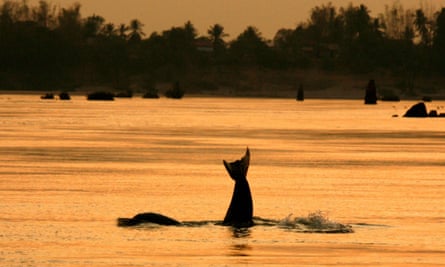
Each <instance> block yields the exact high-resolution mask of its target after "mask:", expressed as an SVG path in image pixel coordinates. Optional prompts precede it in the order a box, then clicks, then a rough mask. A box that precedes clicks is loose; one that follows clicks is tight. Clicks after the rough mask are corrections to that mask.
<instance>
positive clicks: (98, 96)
mask: <svg viewBox="0 0 445 267" xmlns="http://www.w3.org/2000/svg"><path fill="white" fill-rule="evenodd" d="M87 99H88V100H105V101H113V100H114V94H113V93H110V92H103V91H99V92H93V93H90V94H88V96H87Z"/></svg>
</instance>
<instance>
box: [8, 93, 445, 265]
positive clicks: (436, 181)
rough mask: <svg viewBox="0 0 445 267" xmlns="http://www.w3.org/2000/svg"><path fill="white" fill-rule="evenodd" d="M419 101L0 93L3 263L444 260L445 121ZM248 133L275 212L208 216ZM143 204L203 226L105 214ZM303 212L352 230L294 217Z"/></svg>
mask: <svg viewBox="0 0 445 267" xmlns="http://www.w3.org/2000/svg"><path fill="white" fill-rule="evenodd" d="M414 103H415V102H399V103H379V104H378V105H376V106H366V105H364V104H363V103H362V101H361V100H306V101H305V102H296V101H294V100H292V99H249V98H247V99H232V98H192V97H188V98H184V99H182V100H169V99H159V100H147V99H139V98H133V99H117V100H116V101H114V102H91V101H90V102H89V101H86V100H85V97H83V96H75V97H73V99H72V100H71V101H66V102H64V101H58V100H49V101H48V100H46V101H45V100H40V99H39V97H38V96H36V95H0V155H1V159H2V160H1V161H0V198H1V202H0V246H1V250H0V266H262V265H263V266H291V265H294V266H327V265H335V266H346V265H347V266H422V265H426V266H438V265H445V260H444V259H445V258H444V255H445V227H444V223H445V198H444V195H445V172H444V171H445V119H441V118H426V119H407V118H402V117H401V116H400V115H403V113H404V112H405V110H406V109H407V108H409V107H410V106H411V105H412V104H414ZM444 105H445V102H432V103H428V107H429V108H437V107H439V109H441V108H443V106H444ZM439 111H440V110H439ZM395 114H397V115H399V117H393V115H395ZM247 146H248V147H249V148H250V150H251V161H250V168H249V173H248V180H249V183H250V187H251V191H252V195H253V200H254V214H255V216H259V217H261V218H263V219H271V220H276V221H278V222H279V223H277V224H274V225H259V226H255V227H252V228H249V229H242V230H236V229H232V228H230V227H223V226H218V225H214V224H213V223H212V222H213V221H218V220H222V219H223V217H224V215H225V212H226V209H227V207H228V205H229V202H230V198H231V194H232V190H233V181H232V180H231V179H230V177H229V176H228V175H227V173H226V171H225V169H224V166H223V164H222V160H223V159H225V160H228V161H232V160H236V159H239V158H240V157H242V156H243V155H244V152H245V149H246V147H247ZM148 211H152V212H159V213H162V214H165V215H167V216H170V217H173V218H175V219H177V220H179V221H194V222H203V223H201V224H199V225H194V226H187V227H184V226H180V227H176V226H175V227H166V226H154V225H145V226H140V227H118V226H117V225H116V220H117V218H118V217H132V216H133V215H135V214H137V213H139V212H148ZM311 214H312V215H313V214H318V215H321V216H322V217H323V218H325V219H326V220H328V221H330V222H338V223H341V224H347V225H349V226H350V227H352V230H353V233H345V234H326V233H314V232H310V233H308V232H305V231H301V229H300V228H298V227H295V225H291V227H289V224H290V223H289V222H292V221H293V219H292V218H308V217H311V216H312V215H311Z"/></svg>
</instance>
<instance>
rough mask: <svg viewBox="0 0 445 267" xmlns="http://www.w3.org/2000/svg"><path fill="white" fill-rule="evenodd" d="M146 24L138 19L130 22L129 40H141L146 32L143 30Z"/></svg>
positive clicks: (135, 41) (134, 41)
mask: <svg viewBox="0 0 445 267" xmlns="http://www.w3.org/2000/svg"><path fill="white" fill-rule="evenodd" d="M143 26H144V25H143V24H142V23H141V22H140V21H139V20H137V19H134V20H132V21H131V22H130V26H129V31H130V33H129V35H128V40H129V41H130V42H133V43H137V42H140V41H141V40H142V37H143V36H145V33H144V32H143V31H142V27H143Z"/></svg>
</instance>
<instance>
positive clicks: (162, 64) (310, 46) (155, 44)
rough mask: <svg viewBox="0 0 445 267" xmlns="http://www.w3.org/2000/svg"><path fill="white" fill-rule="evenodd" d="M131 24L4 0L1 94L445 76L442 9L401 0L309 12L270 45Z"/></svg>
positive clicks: (216, 29) (217, 28)
mask: <svg viewBox="0 0 445 267" xmlns="http://www.w3.org/2000/svg"><path fill="white" fill-rule="evenodd" d="M143 26H144V25H142V23H141V22H140V21H139V20H137V19H134V20H132V21H130V23H129V24H128V25H127V24H121V25H115V24H113V23H109V22H107V21H106V20H105V19H104V18H103V17H101V16H99V15H93V16H89V17H86V18H84V17H82V15H81V6H80V4H73V5H72V6H70V7H64V8H58V7H56V6H55V5H53V4H51V3H50V2H47V1H45V0H42V1H39V3H38V4H37V5H36V6H29V5H28V4H27V2H26V1H12V0H5V1H3V4H1V5H0V88H2V89H27V90H47V89H50V88H57V90H61V89H65V90H68V89H72V88H75V87H77V86H79V85H81V84H107V85H110V86H113V87H115V88H117V89H126V88H128V87H129V85H130V84H131V83H132V81H131V80H132V79H135V77H136V78H137V79H138V81H139V83H140V85H141V87H146V88H148V87H150V86H153V84H155V83H156V82H159V81H175V80H178V79H180V78H181V77H184V76H186V75H188V74H189V73H190V72H193V71H194V70H200V69H209V68H214V69H231V68H239V67H246V68H266V69H273V70H282V69H298V68H301V69H306V68H319V69H323V70H325V71H334V70H335V71H338V70H342V71H349V72H354V73H368V72H372V71H376V70H383V71H388V72H391V73H394V74H395V75H399V76H402V77H405V79H404V81H405V82H406V85H405V87H406V88H410V87H412V84H413V82H414V79H415V77H417V76H419V75H443V74H445V8H443V9H442V10H440V11H439V12H432V11H431V10H427V9H424V8H419V9H417V10H411V9H408V10H405V9H404V7H403V6H402V5H401V4H400V2H394V3H393V4H392V5H390V6H386V9H385V12H384V13H383V14H380V15H379V16H378V17H371V15H370V11H369V9H368V8H367V7H366V6H365V5H353V4H350V5H349V6H346V7H341V8H337V7H335V6H333V5H332V4H331V3H329V4H325V5H321V6H316V7H314V8H312V10H311V13H310V18H309V20H308V21H307V22H304V23H300V24H299V25H298V26H297V27H296V28H295V29H280V30H278V31H277V33H276V35H275V37H274V39H273V40H271V41H268V40H266V39H265V38H263V37H262V35H261V33H260V31H259V30H258V29H257V28H255V27H253V26H249V27H247V28H246V29H245V30H244V31H243V32H242V33H241V34H240V35H239V36H237V37H236V38H235V39H233V40H231V41H226V39H227V36H228V35H227V33H226V32H225V31H224V27H223V26H222V25H220V24H215V25H212V26H210V27H209V29H208V31H207V33H206V35H204V36H198V34H197V31H196V29H195V27H194V25H193V24H192V23H191V22H190V21H189V22H186V23H185V24H184V25H183V26H180V27H172V28H171V29H168V30H165V31H163V32H161V33H157V32H154V33H152V34H151V35H149V36H146V34H145V33H144V31H143Z"/></svg>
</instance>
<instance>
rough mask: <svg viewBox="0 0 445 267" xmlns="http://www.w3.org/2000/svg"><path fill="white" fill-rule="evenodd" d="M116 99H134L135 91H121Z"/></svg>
mask: <svg viewBox="0 0 445 267" xmlns="http://www.w3.org/2000/svg"><path fill="white" fill-rule="evenodd" d="M116 97H119V98H132V97H133V91H131V90H125V91H121V92H119V93H117V94H116Z"/></svg>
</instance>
